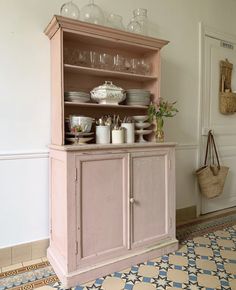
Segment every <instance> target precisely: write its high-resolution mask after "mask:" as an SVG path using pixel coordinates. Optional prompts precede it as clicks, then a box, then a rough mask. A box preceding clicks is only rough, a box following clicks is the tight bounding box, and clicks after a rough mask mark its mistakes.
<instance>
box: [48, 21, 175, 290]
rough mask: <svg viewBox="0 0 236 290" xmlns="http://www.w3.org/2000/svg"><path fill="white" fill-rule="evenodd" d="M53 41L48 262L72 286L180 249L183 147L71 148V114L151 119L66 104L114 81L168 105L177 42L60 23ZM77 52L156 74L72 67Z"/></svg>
mask: <svg viewBox="0 0 236 290" xmlns="http://www.w3.org/2000/svg"><path fill="white" fill-rule="evenodd" d="M45 33H46V34H47V35H48V37H49V38H50V40H51V67H52V68H51V70H52V131H51V132H52V144H51V145H50V186H51V190H50V199H51V202H50V246H49V249H48V259H49V261H50V263H51V264H52V266H53V268H54V270H55V272H56V273H57V275H58V277H59V278H60V280H61V281H62V283H63V285H64V286H66V287H72V286H75V285H78V284H79V283H83V282H87V281H90V280H92V279H95V278H97V277H101V276H104V275H106V274H108V273H111V272H114V271H119V270H122V269H125V268H127V267H129V266H131V265H132V264H136V263H140V262H142V261H145V260H149V259H153V258H155V257H157V256H160V255H162V254H166V253H168V252H171V251H174V250H176V249H177V247H178V241H177V240H176V238H175V144H174V143H162V144H157V143H154V142H153V143H152V142H147V143H133V144H120V145H115V144H106V145H99V144H86V145H67V146H66V145H65V129H64V126H65V125H64V123H65V118H67V117H68V116H69V115H70V114H78V115H85V116H92V117H100V116H101V115H103V114H112V113H114V114H119V115H120V116H132V115H141V114H146V113H147V112H146V110H147V107H145V106H143V107H142V106H140V107H139V106H128V105H125V104H122V105H100V104H94V103H84V104H75V103H68V102H64V92H65V91H77V90H78V91H86V92H89V91H91V89H93V88H94V87H96V86H98V85H100V84H102V83H104V81H106V80H108V81H113V83H114V84H116V85H118V86H120V87H122V88H124V89H129V88H145V89H148V90H151V92H152V94H153V101H155V100H157V98H158V97H159V89H160V88H159V83H160V50H161V48H162V46H163V45H165V44H166V43H167V41H163V40H158V39H155V38H151V37H145V36H141V35H136V34H131V33H128V32H124V31H119V30H116V29H111V28H107V27H102V26H96V25H93V24H88V23H84V22H80V21H76V20H72V19H67V18H63V17H60V16H55V17H54V18H53V19H52V21H51V23H50V24H49V25H48V27H47V28H46V30H45ZM70 47H72V48H73V47H74V48H78V49H85V50H91V49H92V50H95V51H98V52H109V53H112V54H117V53H118V54H122V55H124V56H126V55H127V56H132V57H142V58H145V59H146V60H149V61H150V62H151V64H152V65H151V73H150V75H145V76H143V75H139V74H132V73H128V72H127V73H126V72H118V71H110V70H103V69H97V68H88V67H83V66H79V65H74V64H70V63H66V62H65V61H64V59H65V58H64V56H65V53H64V52H65V51H66V50H68V48H70Z"/></svg>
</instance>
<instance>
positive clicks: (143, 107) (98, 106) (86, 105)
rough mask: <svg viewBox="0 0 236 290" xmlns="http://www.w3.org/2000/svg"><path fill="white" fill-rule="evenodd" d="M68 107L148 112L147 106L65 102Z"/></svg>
mask: <svg viewBox="0 0 236 290" xmlns="http://www.w3.org/2000/svg"><path fill="white" fill-rule="evenodd" d="M65 105H66V106H72V107H73V106H77V107H83V108H85V107H87V108H103V109H104V108H115V109H129V110H130V109H131V110H132V109H133V110H136V109H143V110H147V108H148V107H147V106H128V105H109V104H108V105H104V104H97V103H73V102H65Z"/></svg>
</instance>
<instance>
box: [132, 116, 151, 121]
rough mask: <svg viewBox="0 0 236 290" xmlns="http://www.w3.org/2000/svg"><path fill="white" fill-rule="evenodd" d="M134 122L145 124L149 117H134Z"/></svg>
mask: <svg viewBox="0 0 236 290" xmlns="http://www.w3.org/2000/svg"><path fill="white" fill-rule="evenodd" d="M132 118H133V119H134V121H136V122H145V121H147V119H148V115H143V116H133V117H132Z"/></svg>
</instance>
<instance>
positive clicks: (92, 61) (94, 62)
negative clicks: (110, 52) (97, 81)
mask: <svg viewBox="0 0 236 290" xmlns="http://www.w3.org/2000/svg"><path fill="white" fill-rule="evenodd" d="M89 66H90V67H92V68H98V67H99V53H98V52H96V51H90V52H89Z"/></svg>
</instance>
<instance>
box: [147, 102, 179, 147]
mask: <svg viewBox="0 0 236 290" xmlns="http://www.w3.org/2000/svg"><path fill="white" fill-rule="evenodd" d="M175 104H176V102H173V103H169V102H167V101H164V100H163V99H162V98H160V99H159V102H158V103H156V104H153V103H151V104H150V105H149V107H148V116H149V121H150V122H153V120H155V122H156V141H157V142H163V141H164V131H163V125H164V120H163V118H164V117H167V118H168V117H174V116H175V115H176V114H177V112H178V110H177V109H176V108H175Z"/></svg>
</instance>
